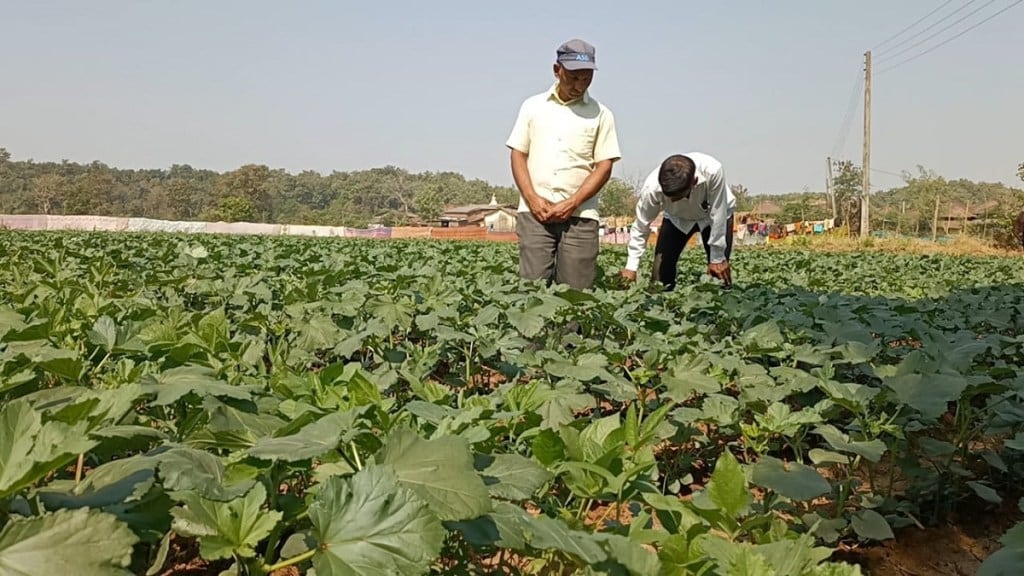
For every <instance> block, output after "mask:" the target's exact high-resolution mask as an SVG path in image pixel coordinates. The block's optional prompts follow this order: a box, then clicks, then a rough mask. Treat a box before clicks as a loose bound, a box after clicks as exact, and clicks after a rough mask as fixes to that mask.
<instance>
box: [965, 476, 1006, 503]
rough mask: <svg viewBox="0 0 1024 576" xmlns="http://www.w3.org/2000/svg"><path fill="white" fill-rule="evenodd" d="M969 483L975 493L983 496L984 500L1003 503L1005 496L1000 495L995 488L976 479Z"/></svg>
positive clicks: (980, 496)
mask: <svg viewBox="0 0 1024 576" xmlns="http://www.w3.org/2000/svg"><path fill="white" fill-rule="evenodd" d="M967 485H968V486H970V487H971V490H974V493H975V494H977V495H978V497H979V498H981V499H982V500H984V501H986V502H991V503H993V504H1002V502H1003V498H1002V497H1001V496H999V493H998V492H996V491H995V490H993V489H992V488H991V487H990V486H986V485H984V484H982V483H981V482H975V481H970V482H968V483H967Z"/></svg>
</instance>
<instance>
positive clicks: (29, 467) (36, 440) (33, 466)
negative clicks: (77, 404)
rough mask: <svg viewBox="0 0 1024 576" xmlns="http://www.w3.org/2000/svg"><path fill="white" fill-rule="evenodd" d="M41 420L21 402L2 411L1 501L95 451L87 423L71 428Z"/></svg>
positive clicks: (0, 431)
mask: <svg viewBox="0 0 1024 576" xmlns="http://www.w3.org/2000/svg"><path fill="white" fill-rule="evenodd" d="M41 422H42V418H41V416H40V415H39V413H38V412H36V411H35V410H33V409H32V408H31V407H30V406H29V405H28V403H27V402H26V401H25V400H22V399H19V400H15V401H14V402H11V403H9V404H7V405H6V406H4V407H3V409H2V411H0V499H2V498H6V497H8V496H10V495H11V494H14V493H15V492H17V491H18V490H21V489H22V488H25V487H26V486H28V485H30V484H32V483H33V482H35V481H36V480H38V479H40V478H42V477H44V476H46V475H47V474H49V473H50V472H52V471H54V470H57V469H58V468H60V467H62V466H64V465H66V464H68V463H69V462H71V461H72V460H74V459H75V457H77V455H78V454H83V453H85V452H88V451H89V450H92V449H93V448H94V447H95V446H96V444H97V443H96V441H94V440H91V439H90V438H89V437H88V433H87V423H86V422H79V423H77V424H76V425H74V426H69V425H67V424H65V423H63V422H59V421H50V422H47V423H46V424H42V423H41Z"/></svg>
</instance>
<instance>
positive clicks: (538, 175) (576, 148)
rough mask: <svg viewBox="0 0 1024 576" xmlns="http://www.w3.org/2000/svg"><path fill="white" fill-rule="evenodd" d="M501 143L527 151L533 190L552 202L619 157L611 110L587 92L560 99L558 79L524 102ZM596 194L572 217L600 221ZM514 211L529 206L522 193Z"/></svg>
mask: <svg viewBox="0 0 1024 576" xmlns="http://www.w3.org/2000/svg"><path fill="white" fill-rule="evenodd" d="M505 145H506V146H508V147H509V148H512V149H515V150H518V151H520V152H522V153H523V154H526V155H527V164H526V165H527V167H528V168H529V171H530V180H531V181H532V182H533V188H534V190H535V191H536V192H537V195H538V196H540V197H541V198H545V199H547V200H550V201H551V202H555V203H557V202H561V201H562V200H566V199H568V198H569V197H571V196H572V195H574V194H576V191H577V190H579V188H580V186H582V185H583V181H584V180H586V179H587V176H590V173H591V172H593V171H594V167H595V166H596V165H597V163H598V162H601V161H602V160H612V161H617V160H619V158H620V157H621V154H620V152H619V139H618V136H617V135H616V131H615V116H614V115H613V114H612V112H611V110H609V109H608V108H607V107H606V106H605V105H604V104H601V103H600V102H598V101H597V99H595V98H594V97H593V96H591V95H590V94H589V93H586V92H585V93H584V94H583V96H582V97H580V98H577V99H576V100H573V101H571V102H562V101H561V100H560V99H559V98H558V83H557V82H556V83H555V84H554V85H553V86H551V88H550V89H548V90H547V91H545V92H542V93H540V94H536V95H534V96H531V97H530V98H527V99H526V101H525V102H523V104H522V105H521V106H520V109H519V115H518V116H517V117H516V122H515V125H514V126H513V127H512V133H511V134H510V135H509V137H508V141H507V142H506V143H505ZM599 196H600V193H598V194H595V195H594V196H593V197H592V198H590V199H589V200H587V201H586V202H584V203H583V205H582V206H580V207H579V209H578V210H577V211H576V213H575V214H573V216H578V217H580V218H588V219H592V220H598V219H599V215H598V211H597V206H598V202H599V200H598V197H599ZM518 210H519V212H528V211H529V210H530V208H529V207H528V206H527V204H526V199H525V198H523V196H522V194H520V195H519V209H518Z"/></svg>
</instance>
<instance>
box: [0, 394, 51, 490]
mask: <svg viewBox="0 0 1024 576" xmlns="http://www.w3.org/2000/svg"><path fill="white" fill-rule="evenodd" d="M41 428H42V422H41V421H40V418H39V414H38V413H37V412H36V411H35V410H33V409H32V407H31V406H29V405H28V403H27V402H25V401H23V400H16V401H14V402H11V403H10V404H8V405H7V406H5V407H4V408H3V411H2V412H0V498H3V497H4V496H6V495H8V494H10V493H11V492H13V491H15V490H17V489H18V488H19V487H20V486H19V485H20V484H21V482H22V479H23V478H24V477H25V476H27V475H28V474H29V473H30V472H31V471H32V457H31V456H30V454H31V452H32V444H33V442H34V440H35V437H36V434H38V433H39V430H40V429H41Z"/></svg>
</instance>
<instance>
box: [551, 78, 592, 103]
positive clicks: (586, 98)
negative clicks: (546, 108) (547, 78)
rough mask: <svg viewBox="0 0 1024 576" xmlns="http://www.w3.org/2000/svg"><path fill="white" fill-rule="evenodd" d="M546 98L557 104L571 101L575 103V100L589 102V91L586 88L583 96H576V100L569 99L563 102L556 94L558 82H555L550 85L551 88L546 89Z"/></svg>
mask: <svg viewBox="0 0 1024 576" xmlns="http://www.w3.org/2000/svg"><path fill="white" fill-rule="evenodd" d="M548 98H550V99H552V100H554V101H555V102H558V103H559V104H563V105H568V104H573V103H575V102H577V101H582V102H583V103H584V104H590V91H589V90H587V91H585V92H583V96H582V97H580V98H578V99H577V100H571V101H569V102H564V101H563V100H562V99H561V98H559V96H558V82H555V83H554V84H552V85H551V90H549V91H548Z"/></svg>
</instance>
